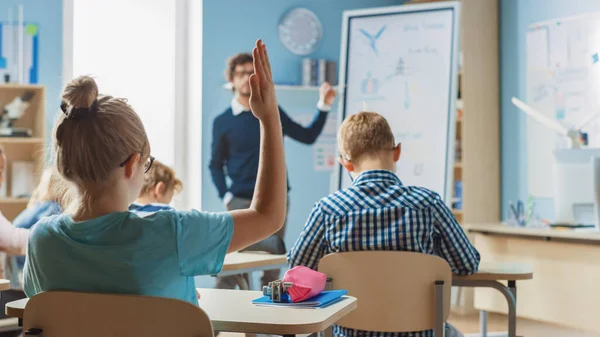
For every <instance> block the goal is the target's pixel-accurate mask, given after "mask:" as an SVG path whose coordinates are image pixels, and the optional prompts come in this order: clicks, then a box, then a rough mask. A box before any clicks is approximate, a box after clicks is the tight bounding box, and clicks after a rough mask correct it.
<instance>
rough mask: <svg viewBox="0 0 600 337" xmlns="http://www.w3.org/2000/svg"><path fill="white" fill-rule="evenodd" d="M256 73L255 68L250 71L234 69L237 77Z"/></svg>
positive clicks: (234, 74)
mask: <svg viewBox="0 0 600 337" xmlns="http://www.w3.org/2000/svg"><path fill="white" fill-rule="evenodd" d="M253 74H254V70H249V71H234V72H233V76H235V77H240V78H241V77H244V75H248V76H252V75H253Z"/></svg>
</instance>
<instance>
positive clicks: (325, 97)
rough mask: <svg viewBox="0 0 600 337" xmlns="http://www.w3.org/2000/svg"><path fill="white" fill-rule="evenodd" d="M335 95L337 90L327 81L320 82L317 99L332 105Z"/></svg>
mask: <svg viewBox="0 0 600 337" xmlns="http://www.w3.org/2000/svg"><path fill="white" fill-rule="evenodd" d="M336 95H337V92H336V91H335V89H333V87H332V86H331V84H329V82H323V84H321V87H320V88H319V96H320V97H319V99H320V101H321V102H323V103H325V104H327V105H332V104H333V101H335V96H336Z"/></svg>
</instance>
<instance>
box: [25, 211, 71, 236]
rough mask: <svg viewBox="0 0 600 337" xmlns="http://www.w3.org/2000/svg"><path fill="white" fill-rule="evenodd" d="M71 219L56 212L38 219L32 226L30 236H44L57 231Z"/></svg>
mask: <svg viewBox="0 0 600 337" xmlns="http://www.w3.org/2000/svg"><path fill="white" fill-rule="evenodd" d="M68 219H69V216H68V215H65V214H54V215H50V216H45V217H43V218H41V219H40V220H38V221H37V222H36V223H35V224H34V225H33V226H32V227H31V229H30V230H31V233H30V237H38V236H43V235H46V234H49V233H52V232H56V231H57V230H58V228H59V227H60V226H61V224H62V223H64V222H65V221H67V220H68Z"/></svg>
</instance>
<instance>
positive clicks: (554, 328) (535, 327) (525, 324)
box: [219, 314, 600, 337]
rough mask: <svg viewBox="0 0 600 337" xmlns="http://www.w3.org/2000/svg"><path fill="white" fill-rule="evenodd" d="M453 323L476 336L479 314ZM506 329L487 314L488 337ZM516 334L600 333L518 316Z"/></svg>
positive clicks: (569, 336)
mask: <svg viewBox="0 0 600 337" xmlns="http://www.w3.org/2000/svg"><path fill="white" fill-rule="evenodd" d="M448 321H449V322H450V323H452V324H454V325H455V326H456V327H457V328H458V329H459V330H460V331H462V332H463V333H464V334H465V337H469V336H476V335H477V333H478V332H479V314H473V315H468V316H458V315H451V316H450V319H449V320H448ZM502 331H506V316H505V315H499V314H489V316H488V337H496V336H501V335H500V334H498V333H497V332H502ZM517 335H518V336H523V337H600V334H597V333H592V332H585V331H580V330H574V329H570V328H565V327H562V326H558V325H553V324H548V323H542V322H537V321H532V320H529V319H522V318H519V320H518V321H517ZM219 337H245V336H244V334H241V333H225V332H222V333H220V334H219Z"/></svg>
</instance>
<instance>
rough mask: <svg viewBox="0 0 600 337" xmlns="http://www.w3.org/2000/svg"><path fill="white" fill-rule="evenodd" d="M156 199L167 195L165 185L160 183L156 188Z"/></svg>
mask: <svg viewBox="0 0 600 337" xmlns="http://www.w3.org/2000/svg"><path fill="white" fill-rule="evenodd" d="M153 192H154V198H155V199H156V198H158V197H162V196H163V195H164V194H165V183H163V182H162V181H159V182H158V184H156V185H155V186H154V191H153Z"/></svg>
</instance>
